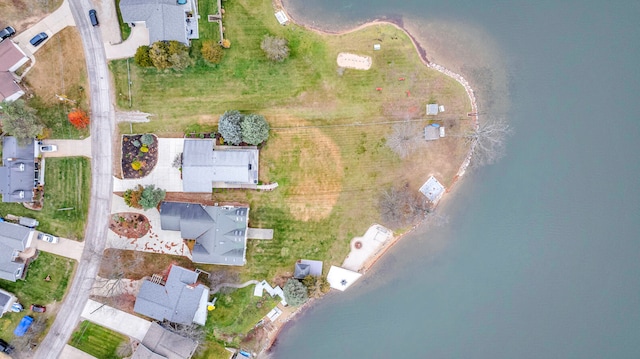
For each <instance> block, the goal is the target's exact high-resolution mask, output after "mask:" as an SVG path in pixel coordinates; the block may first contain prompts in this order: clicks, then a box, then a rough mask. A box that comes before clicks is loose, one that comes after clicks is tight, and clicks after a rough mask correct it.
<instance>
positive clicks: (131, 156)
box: [122, 134, 158, 178]
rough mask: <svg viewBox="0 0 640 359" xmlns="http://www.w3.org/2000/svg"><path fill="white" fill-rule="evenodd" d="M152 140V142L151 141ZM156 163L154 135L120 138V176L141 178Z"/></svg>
mask: <svg viewBox="0 0 640 359" xmlns="http://www.w3.org/2000/svg"><path fill="white" fill-rule="evenodd" d="M151 139H152V140H151ZM157 163H158V138H157V137H156V136H154V135H150V134H144V135H123V136H122V176H123V177H124V178H142V177H144V176H146V175H148V174H149V173H151V171H152V170H153V169H154V168H155V167H156V164H157Z"/></svg>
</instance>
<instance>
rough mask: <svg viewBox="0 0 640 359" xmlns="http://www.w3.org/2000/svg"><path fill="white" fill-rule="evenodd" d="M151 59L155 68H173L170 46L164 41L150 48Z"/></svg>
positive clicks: (157, 42)
mask: <svg viewBox="0 0 640 359" xmlns="http://www.w3.org/2000/svg"><path fill="white" fill-rule="evenodd" d="M149 58H150V59H151V62H152V63H153V66H154V67H155V68H156V69H158V70H164V69H166V68H169V67H171V62H170V61H169V46H168V45H167V43H165V42H164V41H156V42H154V43H153V44H151V47H150V48H149Z"/></svg>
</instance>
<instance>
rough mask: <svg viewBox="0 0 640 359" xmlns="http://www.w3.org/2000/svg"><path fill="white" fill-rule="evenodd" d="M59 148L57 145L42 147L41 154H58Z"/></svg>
mask: <svg viewBox="0 0 640 359" xmlns="http://www.w3.org/2000/svg"><path fill="white" fill-rule="evenodd" d="M57 150H58V146H56V145H42V146H40V152H56V151H57Z"/></svg>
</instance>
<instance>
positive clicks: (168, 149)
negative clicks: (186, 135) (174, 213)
mask: <svg viewBox="0 0 640 359" xmlns="http://www.w3.org/2000/svg"><path fill="white" fill-rule="evenodd" d="M183 149H184V139H183V138H159V139H158V163H157V164H156V167H155V168H154V169H153V171H151V173H149V174H148V175H147V176H146V177H144V178H136V179H119V178H114V179H113V191H114V192H124V191H126V190H128V189H130V188H135V187H136V186H137V185H143V186H146V185H150V184H152V185H155V186H156V188H162V189H163V190H165V191H167V192H182V178H180V176H181V174H180V170H178V169H177V168H175V167H173V166H172V163H173V160H174V159H175V158H176V156H177V155H178V154H180V153H182V151H183Z"/></svg>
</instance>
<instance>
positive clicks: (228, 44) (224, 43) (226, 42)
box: [222, 39, 231, 49]
mask: <svg viewBox="0 0 640 359" xmlns="http://www.w3.org/2000/svg"><path fill="white" fill-rule="evenodd" d="M222 47H224V48H225V49H228V48H230V47H231V41H229V39H224V40H222Z"/></svg>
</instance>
